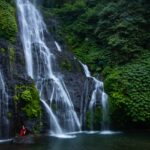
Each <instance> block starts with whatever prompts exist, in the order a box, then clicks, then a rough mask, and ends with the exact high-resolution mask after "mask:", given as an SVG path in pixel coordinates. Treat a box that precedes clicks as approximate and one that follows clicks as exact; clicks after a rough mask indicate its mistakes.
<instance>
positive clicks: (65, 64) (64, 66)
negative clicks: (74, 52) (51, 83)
mask: <svg viewBox="0 0 150 150" xmlns="http://www.w3.org/2000/svg"><path fill="white" fill-rule="evenodd" d="M60 67H61V69H63V70H67V71H72V64H71V62H70V61H69V60H67V59H63V60H62V61H61V64H60Z"/></svg>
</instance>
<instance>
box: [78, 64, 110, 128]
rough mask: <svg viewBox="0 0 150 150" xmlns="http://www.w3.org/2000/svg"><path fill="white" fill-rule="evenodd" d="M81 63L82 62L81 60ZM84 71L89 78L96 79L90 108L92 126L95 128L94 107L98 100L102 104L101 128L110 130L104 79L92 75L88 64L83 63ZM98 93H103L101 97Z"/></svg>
mask: <svg viewBox="0 0 150 150" xmlns="http://www.w3.org/2000/svg"><path fill="white" fill-rule="evenodd" d="M80 63H81V62H80ZM81 65H82V67H83V69H84V73H85V75H86V77H87V78H92V79H93V81H94V90H93V92H92V96H91V100H90V104H89V110H90V112H91V121H90V123H91V124H90V128H91V130H93V129H94V128H93V121H94V120H93V119H94V118H93V113H94V112H93V108H94V106H95V105H96V102H97V101H99V102H100V103H101V104H102V123H101V130H108V96H107V94H106V93H105V92H104V85H103V82H102V81H99V80H97V79H96V78H95V77H92V76H91V73H90V71H89V69H88V67H87V65H85V64H83V63H81ZM97 94H100V95H101V98H100V99H97Z"/></svg>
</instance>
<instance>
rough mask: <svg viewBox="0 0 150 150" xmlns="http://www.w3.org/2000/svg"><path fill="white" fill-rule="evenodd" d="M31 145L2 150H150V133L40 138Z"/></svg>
mask: <svg viewBox="0 0 150 150" xmlns="http://www.w3.org/2000/svg"><path fill="white" fill-rule="evenodd" d="M34 141H35V143H34V144H30V145H27V144H26V145H25V144H21V145H19V144H18V145H17V144H6V143H5V144H0V150H150V133H130V134H125V133H124V134H123V133H122V134H106V135H105V134H100V133H95V134H88V133H80V134H77V135H76V138H70V139H68V138H67V139H66V138H56V137H52V136H39V137H35V138H34Z"/></svg>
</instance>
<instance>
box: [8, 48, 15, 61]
mask: <svg viewBox="0 0 150 150" xmlns="http://www.w3.org/2000/svg"><path fill="white" fill-rule="evenodd" d="M8 50H9V59H10V62H11V63H13V62H14V60H15V49H14V48H13V47H10V48H9V49H8Z"/></svg>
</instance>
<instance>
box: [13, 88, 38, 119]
mask: <svg viewBox="0 0 150 150" xmlns="http://www.w3.org/2000/svg"><path fill="white" fill-rule="evenodd" d="M15 92H16V94H15V96H14V101H15V103H16V105H17V106H18V111H19V112H21V111H23V112H24V113H25V115H26V116H27V117H29V118H38V117H39V116H40V115H41V106H40V99H39V95H38V91H37V90H36V88H35V86H34V85H29V86H25V85H19V86H16V88H15Z"/></svg>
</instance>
